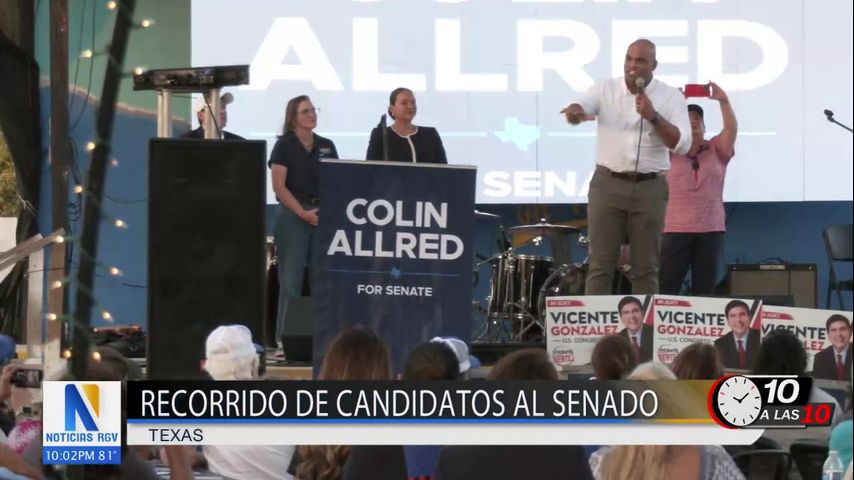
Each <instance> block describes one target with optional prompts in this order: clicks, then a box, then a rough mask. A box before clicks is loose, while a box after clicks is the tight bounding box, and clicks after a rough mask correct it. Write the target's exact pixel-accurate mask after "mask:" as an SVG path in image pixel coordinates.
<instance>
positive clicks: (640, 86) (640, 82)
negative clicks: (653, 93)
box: [635, 77, 646, 92]
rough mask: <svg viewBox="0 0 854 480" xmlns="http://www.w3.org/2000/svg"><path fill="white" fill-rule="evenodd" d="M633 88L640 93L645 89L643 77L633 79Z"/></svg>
mask: <svg viewBox="0 0 854 480" xmlns="http://www.w3.org/2000/svg"><path fill="white" fill-rule="evenodd" d="M635 86H636V87H637V88H638V90H640V91H641V92H642V91H643V89H644V88H646V79H645V78H643V77H637V78H636V79H635Z"/></svg>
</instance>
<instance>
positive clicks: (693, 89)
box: [682, 83, 712, 98]
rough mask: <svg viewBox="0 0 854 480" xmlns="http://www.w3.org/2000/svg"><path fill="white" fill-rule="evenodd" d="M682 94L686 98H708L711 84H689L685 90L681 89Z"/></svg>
mask: <svg viewBox="0 0 854 480" xmlns="http://www.w3.org/2000/svg"><path fill="white" fill-rule="evenodd" d="M682 93H683V94H684V95H685V97H686V98H690V97H710V96H711V94H712V92H711V83H707V84H705V85H702V84H698V83H689V84H687V85H685V88H684V89H682Z"/></svg>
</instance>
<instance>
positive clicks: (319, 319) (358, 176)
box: [312, 160, 476, 373]
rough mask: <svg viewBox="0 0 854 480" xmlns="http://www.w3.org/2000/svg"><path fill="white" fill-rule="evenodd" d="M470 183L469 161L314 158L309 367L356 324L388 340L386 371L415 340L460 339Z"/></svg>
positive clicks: (467, 320) (465, 313) (465, 316)
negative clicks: (316, 196)
mask: <svg viewBox="0 0 854 480" xmlns="http://www.w3.org/2000/svg"><path fill="white" fill-rule="evenodd" d="M475 181H476V169H475V167H471V166H460V165H436V164H418V163H414V164H411V163H399V162H374V161H347V160H323V161H322V162H321V165H320V206H319V208H320V215H319V216H320V223H319V225H318V231H317V232H316V234H317V235H318V238H317V241H318V245H320V252H317V253H318V254H317V256H316V258H317V259H318V260H317V262H318V265H317V266H316V267H315V270H316V273H315V275H314V277H315V278H314V280H313V285H312V292H313V303H314V349H313V350H314V359H313V360H314V361H313V365H314V368H315V372H317V371H318V369H319V368H320V365H321V362H322V360H323V355H324V354H325V352H326V351H327V349H328V346H329V344H330V343H331V342H332V340H333V339H334V338H335V336H336V335H337V334H338V333H339V332H340V331H342V330H344V329H346V328H347V327H350V326H354V325H358V324H362V325H365V326H369V327H371V328H373V329H374V330H376V331H377V332H378V333H379V334H380V336H382V338H383V339H384V340H385V341H386V343H388V345H389V347H390V349H391V355H392V364H393V367H394V370H395V372H394V373H400V372H401V371H402V368H403V361H404V359H405V358H406V355H407V353H408V352H409V351H410V350H411V349H412V348H413V347H414V346H415V345H417V344H418V343H421V342H423V341H427V340H430V339H431V338H433V337H435V336H454V337H458V338H460V339H462V340H464V341H468V340H469V337H470V335H471V308H470V304H471V288H472V281H471V277H472V242H471V237H472V224H473V219H474V195H475Z"/></svg>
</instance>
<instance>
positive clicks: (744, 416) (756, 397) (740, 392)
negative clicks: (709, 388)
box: [709, 375, 762, 427]
mask: <svg viewBox="0 0 854 480" xmlns="http://www.w3.org/2000/svg"><path fill="white" fill-rule="evenodd" d="M710 403H711V404H710V405H709V406H710V407H712V408H711V409H710V410H711V413H712V414H713V416H715V417H716V420H718V421H719V423H722V424H723V425H724V426H729V427H746V426H748V425H750V424H751V423H753V422H754V421H756V419H757V418H759V414H760V413H761V412H762V394H761V392H760V391H759V388H758V387H757V386H756V384H755V383H753V380H751V379H749V378H747V377H745V376H743V375H733V376H731V377H726V378H724V379H723V380H722V381H721V382H720V383H718V384H717V387H716V388H715V389H714V390H713V394H712V395H711V398H710Z"/></svg>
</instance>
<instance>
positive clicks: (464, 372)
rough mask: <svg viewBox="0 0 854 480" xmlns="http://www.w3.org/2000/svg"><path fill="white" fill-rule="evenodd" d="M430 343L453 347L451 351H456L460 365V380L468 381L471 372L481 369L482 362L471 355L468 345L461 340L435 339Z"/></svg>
mask: <svg viewBox="0 0 854 480" xmlns="http://www.w3.org/2000/svg"><path fill="white" fill-rule="evenodd" d="M430 341H431V342H439V343H444V344H445V345H447V346H449V347H451V350H453V351H454V354H455V355H456V356H457V360H458V361H459V363H460V378H463V379H467V378H469V376H470V372H471V370H472V369H473V368H480V360H478V359H477V357H474V356H472V355H469V347H468V345H466V342H464V341H462V340H460V339H459V338H456V337H433V339H431V340H430Z"/></svg>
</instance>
